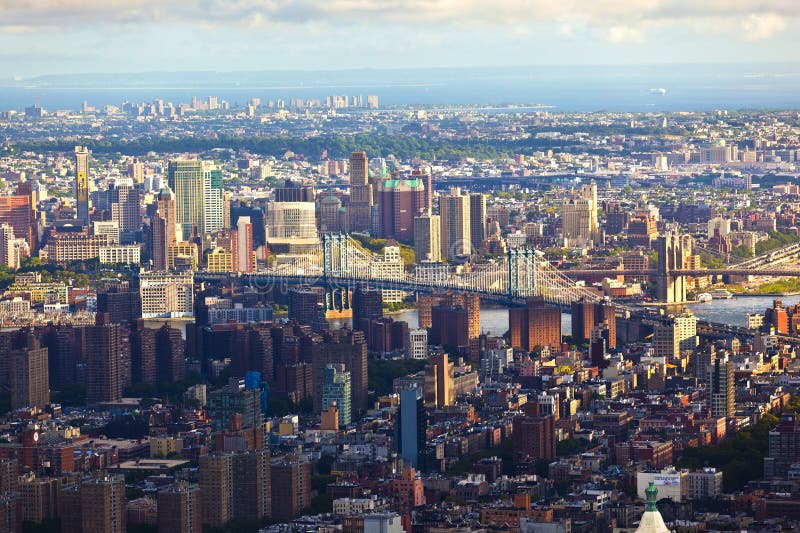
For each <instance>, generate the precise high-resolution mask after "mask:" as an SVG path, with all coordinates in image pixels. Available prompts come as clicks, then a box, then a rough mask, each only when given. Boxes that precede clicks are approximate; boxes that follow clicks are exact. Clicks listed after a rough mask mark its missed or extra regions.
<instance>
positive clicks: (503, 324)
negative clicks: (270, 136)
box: [146, 295, 800, 336]
mask: <svg viewBox="0 0 800 533" xmlns="http://www.w3.org/2000/svg"><path fill="white" fill-rule="evenodd" d="M775 298H780V299H781V300H782V301H783V305H784V306H789V305H794V304H797V303H800V295H796V296H783V297H776V296H735V297H733V298H730V299H728V300H713V301H711V302H707V303H692V304H689V305H688V306H687V307H688V308H689V309H691V311H692V312H693V313H694V314H695V315H696V316H697V318H698V319H701V320H709V321H711V322H721V323H724V324H733V325H736V326H744V325H746V324H747V313H763V312H764V310H765V309H766V308H767V307H772V301H773V300H774V299H775ZM389 316H391V317H392V318H393V319H394V320H403V321H405V322H408V327H410V328H416V327H418V325H419V321H418V320H417V311H416V309H411V310H408V311H403V312H400V313H393V314H391V315H389ZM164 322H169V323H170V324H171V325H172V326H173V327H177V328H179V329H180V330H181V331H182V332H183V333H184V336H185V335H186V327H185V326H186V321H172V320H148V321H147V322H146V324H147V327H152V328H158V327H161V325H163V324H164ZM328 322H329V323H330V325H331V328H333V329H337V328H340V327H342V326H344V325H347V326H350V324H351V320H350V319H331V320H328ZM561 330H562V332H563V333H564V334H565V335H568V334H570V333H572V323H571V317H570V315H569V314H568V313H563V314H562V315H561ZM481 331H482V332H484V333H487V334H489V335H503V334H504V333H505V332H506V331H508V309H506V308H504V307H482V308H481Z"/></svg>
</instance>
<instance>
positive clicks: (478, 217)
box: [469, 193, 486, 252]
mask: <svg viewBox="0 0 800 533" xmlns="http://www.w3.org/2000/svg"><path fill="white" fill-rule="evenodd" d="M469 227H470V237H471V239H472V251H473V252H477V251H478V250H479V249H480V247H481V246H482V245H483V241H485V240H486V195H485V194H483V193H474V194H470V195H469Z"/></svg>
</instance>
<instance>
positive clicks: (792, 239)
mask: <svg viewBox="0 0 800 533" xmlns="http://www.w3.org/2000/svg"><path fill="white" fill-rule="evenodd" d="M799 241H800V237H799V236H798V235H797V234H795V233H782V232H780V231H770V232H769V238H768V239H764V240H763V241H759V242H757V243H756V255H761V254H765V253H767V252H771V251H772V250H777V249H778V248H782V247H783V246H787V245H789V244H793V243H796V242H799Z"/></svg>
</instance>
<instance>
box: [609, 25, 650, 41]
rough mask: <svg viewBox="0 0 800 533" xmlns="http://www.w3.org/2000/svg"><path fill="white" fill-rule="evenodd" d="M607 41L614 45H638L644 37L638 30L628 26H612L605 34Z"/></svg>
mask: <svg viewBox="0 0 800 533" xmlns="http://www.w3.org/2000/svg"><path fill="white" fill-rule="evenodd" d="M606 36H607V38H608V40H609V41H611V42H612V43H615V44H622V43H631V42H632V43H640V42H642V41H644V35H643V34H642V31H641V30H640V29H638V28H631V27H630V26H612V27H610V28H609V29H608V32H607V34H606Z"/></svg>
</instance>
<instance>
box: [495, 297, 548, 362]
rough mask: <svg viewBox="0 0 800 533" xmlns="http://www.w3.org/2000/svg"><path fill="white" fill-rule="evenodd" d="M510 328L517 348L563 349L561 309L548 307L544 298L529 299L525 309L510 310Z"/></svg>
mask: <svg viewBox="0 0 800 533" xmlns="http://www.w3.org/2000/svg"><path fill="white" fill-rule="evenodd" d="M508 327H509V331H510V334H511V346H513V347H515V348H523V349H525V350H528V351H533V349H534V348H536V347H537V346H540V347H541V346H549V347H550V349H552V350H556V351H559V350H560V349H561V309H559V308H558V307H552V306H549V305H546V304H545V303H544V299H542V298H529V299H528V302H527V305H526V306H525V307H512V308H509V310H508Z"/></svg>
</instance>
